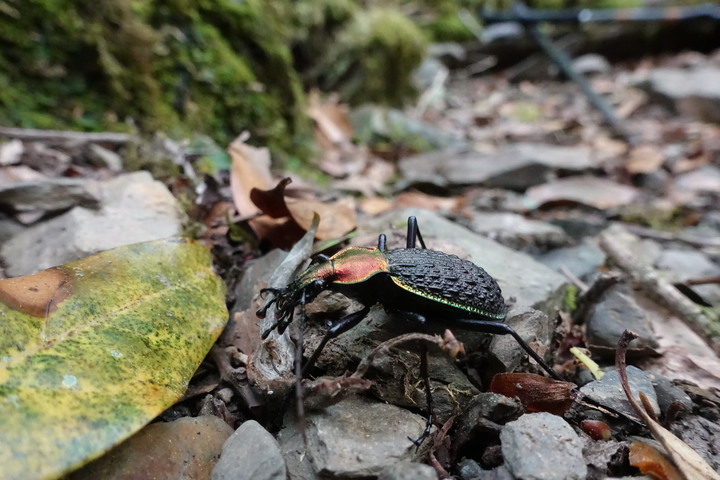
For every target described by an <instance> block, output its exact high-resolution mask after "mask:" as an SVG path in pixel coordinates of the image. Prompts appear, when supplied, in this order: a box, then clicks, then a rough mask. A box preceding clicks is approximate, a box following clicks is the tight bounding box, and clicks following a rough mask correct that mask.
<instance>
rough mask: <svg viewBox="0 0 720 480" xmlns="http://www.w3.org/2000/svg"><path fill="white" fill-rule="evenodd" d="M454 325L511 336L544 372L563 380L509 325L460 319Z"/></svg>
mask: <svg viewBox="0 0 720 480" xmlns="http://www.w3.org/2000/svg"><path fill="white" fill-rule="evenodd" d="M453 323H454V324H457V326H458V327H459V328H462V329H465V330H474V331H476V332H485V333H492V334H494V335H511V336H512V337H513V338H514V339H515V341H516V342H517V343H518V345H520V347H521V348H522V349H523V350H525V352H526V353H527V354H528V355H530V356H531V357H532V358H533V360H535V361H536V362H537V363H538V365H540V367H542V369H543V370H545V371H546V372H547V373H548V374H549V375H550V376H551V377H552V378H554V379H555V380H561V381H562V377H560V375H558V374H557V372H556V371H555V370H553V368H552V367H551V366H550V365H548V364H547V363H545V360H543V359H542V357H541V356H540V355H538V354H537V352H536V351H535V350H533V349H532V348H531V347H530V345H528V344H527V342H526V341H525V340H523V339H522V337H520V335H519V334H518V333H517V332H516V331H515V330H514V329H513V328H512V327H511V326H510V325H508V324H507V323H503V322H496V321H493V320H477V319H470V318H469V319H459V320H453Z"/></svg>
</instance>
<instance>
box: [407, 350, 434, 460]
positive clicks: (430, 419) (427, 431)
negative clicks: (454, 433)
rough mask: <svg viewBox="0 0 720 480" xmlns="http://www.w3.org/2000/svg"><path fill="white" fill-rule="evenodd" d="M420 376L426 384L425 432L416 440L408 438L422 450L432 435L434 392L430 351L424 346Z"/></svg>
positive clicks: (421, 354) (421, 355)
mask: <svg viewBox="0 0 720 480" xmlns="http://www.w3.org/2000/svg"><path fill="white" fill-rule="evenodd" d="M420 376H422V380H423V383H424V384H425V400H426V401H427V418H426V423H425V430H423V432H422V434H420V436H419V437H418V438H416V439H414V440H413V439H412V438H410V437H408V440H410V441H411V442H412V443H414V444H415V448H416V449H418V448H420V445H422V443H423V442H424V441H425V439H426V438H427V437H428V436H429V435H430V432H431V431H432V425H433V398H432V390H430V373H429V372H428V349H427V345H423V347H422V353H420Z"/></svg>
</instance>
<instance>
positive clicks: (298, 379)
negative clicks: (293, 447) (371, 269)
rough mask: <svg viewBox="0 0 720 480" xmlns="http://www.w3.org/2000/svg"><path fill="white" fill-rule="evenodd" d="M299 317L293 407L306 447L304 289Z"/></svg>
mask: <svg viewBox="0 0 720 480" xmlns="http://www.w3.org/2000/svg"><path fill="white" fill-rule="evenodd" d="M300 310H301V311H300V318H299V319H298V329H297V338H296V340H295V342H296V344H295V409H296V412H297V418H298V428H299V429H300V433H301V435H302V438H303V445H305V448H306V449H307V444H308V441H307V435H306V434H305V427H306V424H305V404H304V403H303V388H302V375H303V367H302V361H303V354H302V351H303V335H304V330H305V291H303V293H302V297H301V298H300Z"/></svg>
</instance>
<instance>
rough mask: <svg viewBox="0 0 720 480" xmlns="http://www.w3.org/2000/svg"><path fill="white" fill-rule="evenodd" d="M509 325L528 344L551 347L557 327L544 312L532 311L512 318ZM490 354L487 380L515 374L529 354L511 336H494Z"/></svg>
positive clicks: (489, 349)
mask: <svg viewBox="0 0 720 480" xmlns="http://www.w3.org/2000/svg"><path fill="white" fill-rule="evenodd" d="M507 323H508V325H510V326H511V327H512V328H513V329H514V330H515V331H516V332H517V333H518V335H520V338H522V339H523V340H525V342H527V343H528V344H531V345H532V344H537V345H539V346H540V347H541V348H542V347H550V345H551V343H552V338H553V333H554V331H555V328H554V326H555V325H554V321H551V320H550V318H549V317H548V316H547V315H545V314H544V313H543V312H540V311H537V310H531V311H529V312H525V313H522V314H521V315H516V316H514V317H511V318H510V319H508V320H507ZM488 354H489V355H488V362H487V367H486V369H485V371H483V377H484V378H485V379H486V380H490V379H491V378H492V376H493V375H495V374H496V373H500V372H514V371H515V370H516V369H517V368H518V367H519V366H520V364H521V363H522V362H523V361H524V360H526V359H527V358H528V355H527V353H525V351H524V350H523V349H522V348H520V347H519V346H518V343H517V342H516V341H515V339H514V338H513V337H511V336H510V335H494V336H493V338H492V341H491V342H490V347H489V348H488ZM541 356H542V355H541ZM537 368H540V367H537Z"/></svg>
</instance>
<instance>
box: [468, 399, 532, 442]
mask: <svg viewBox="0 0 720 480" xmlns="http://www.w3.org/2000/svg"><path fill="white" fill-rule="evenodd" d="M522 413H523V407H522V405H521V404H520V401H519V400H517V399H515V398H508V397H506V396H504V395H500V394H499V393H492V392H483V393H480V394H478V395H475V397H473V399H472V400H471V401H470V404H469V405H468V407H467V408H466V409H465V410H464V411H463V412H462V413H461V414H460V417H459V418H458V420H457V422H456V425H457V434H456V436H455V443H456V444H457V445H458V446H459V447H461V446H463V445H465V444H466V443H468V442H472V441H473V440H477V439H478V438H480V439H487V438H492V437H497V435H499V434H500V429H501V428H502V425H503V424H505V423H507V422H508V421H509V420H513V419H515V418H517V417H518V416H520V415H521V414H522Z"/></svg>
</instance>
